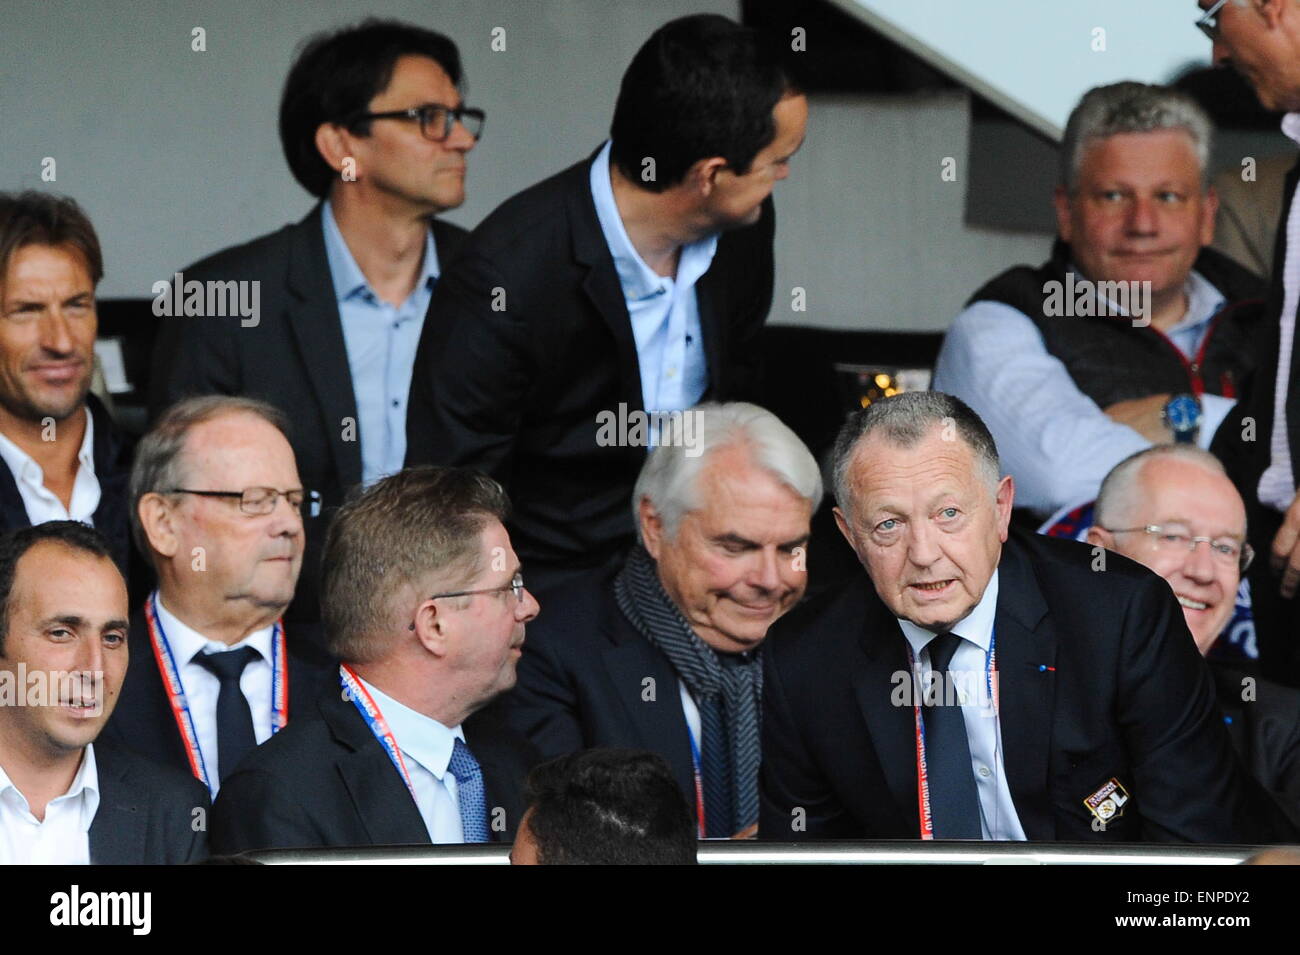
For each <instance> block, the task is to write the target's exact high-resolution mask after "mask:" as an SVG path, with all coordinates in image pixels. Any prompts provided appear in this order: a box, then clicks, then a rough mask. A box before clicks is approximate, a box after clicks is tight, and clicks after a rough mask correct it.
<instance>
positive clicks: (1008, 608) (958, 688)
mask: <svg viewBox="0 0 1300 955" xmlns="http://www.w3.org/2000/svg"><path fill="white" fill-rule="evenodd" d="M999 473H1000V469H999V464H998V458H997V449H996V447H995V446H994V443H993V439H992V437H991V436H990V435H989V432H988V429H987V428H986V427H985V426H984V424H983V422H981V421H980V420H979V418H978V417H977V416H976V415H975V413H974V412H972V411H971V410H970V409H969V408H968V407H967V406H966V405H964V404H963V403H962V402H960V401H959V400H957V399H955V398H952V397H950V396H948V395H945V394H942V393H939V392H911V393H906V394H902V395H898V396H895V397H893V398H887V399H885V400H883V401H879V402H876V403H875V404H872V405H870V406H869V407H867V408H866V409H864V410H863V411H861V412H857V413H855V414H854V415H853V416H852V417H851V418H850V419H849V420H848V422H847V423H846V424H845V426H844V428H843V429H842V431H841V433H840V437H839V438H838V440H837V442H836V446H835V452H834V475H835V489H836V499H837V501H838V502H839V506H838V507H837V508H836V511H835V514H836V519H837V522H838V523H839V525H840V529H841V531H842V532H843V533H844V535H845V537H846V538H847V539H848V541H849V542H850V544H851V545H852V546H853V548H854V550H855V552H856V553H857V555H858V558H859V559H860V560H861V562H862V564H863V566H864V567H865V568H866V570H867V573H868V575H869V577H870V586H868V584H867V581H854V582H852V583H850V584H848V585H846V586H845V587H842V588H841V589H839V590H838V591H832V592H830V593H828V594H827V595H825V596H824V597H822V598H820V599H819V600H817V601H815V602H813V603H811V604H809V605H806V606H804V607H801V608H799V609H798V610H796V611H794V612H793V613H791V614H789V615H787V616H786V617H785V618H784V619H783V620H781V621H780V622H779V623H778V624H777V626H776V627H775V628H773V633H772V634H771V635H770V636H769V638H768V645H767V649H766V651H765V670H764V685H763V704H764V709H763V757H764V763H763V771H762V789H763V807H762V816H761V820H760V834H761V835H762V836H763V837H764V838H768V839H780V840H790V839H794V840H800V839H809V838H854V837H868V838H885V839H916V838H918V837H920V838H938V839H981V838H982V839H1007V840H1018V839H1031V840H1035V841H1047V840H1070V841H1096V840H1105V841H1116V840H1131V839H1138V840H1143V841H1174V840H1181V841H1193V842H1254V841H1267V840H1268V839H1270V838H1272V837H1273V836H1274V835H1276V834H1278V833H1279V832H1281V833H1285V834H1289V833H1286V831H1285V830H1282V829H1275V828H1274V826H1275V825H1277V826H1281V825H1282V823H1280V821H1277V820H1276V818H1275V817H1276V816H1277V815H1278V813H1277V810H1276V808H1275V807H1271V803H1270V802H1269V801H1268V800H1267V797H1265V796H1264V795H1263V793H1262V792H1259V791H1258V789H1257V788H1256V787H1254V785H1253V784H1252V783H1251V782H1250V781H1249V779H1248V777H1247V776H1246V774H1245V773H1244V771H1242V770H1241V768H1240V766H1239V764H1238V763H1237V762H1236V760H1235V758H1234V756H1233V753H1232V747H1231V743H1230V742H1229V740H1228V736H1227V733H1226V732H1225V730H1224V727H1223V722H1222V720H1221V719H1220V718H1219V715H1218V713H1217V710H1216V707H1215V699H1214V688H1213V686H1212V684H1211V681H1210V676H1209V672H1208V671H1207V670H1206V668H1205V664H1204V662H1203V661H1202V660H1201V659H1200V656H1199V655H1198V654H1197V652H1196V648H1195V645H1194V644H1193V643H1192V641H1191V639H1190V638H1189V637H1188V634H1187V629H1186V626H1185V625H1184V624H1183V616H1182V613H1181V611H1180V609H1179V605H1178V602H1177V601H1176V600H1175V599H1174V596H1173V594H1172V593H1171V592H1170V590H1169V587H1168V586H1167V585H1166V584H1165V583H1164V581H1162V580H1161V579H1160V578H1158V577H1156V576H1155V575H1154V574H1152V573H1151V572H1150V571H1149V570H1147V569H1146V568H1144V567H1141V566H1140V565H1138V564H1136V563H1134V562H1132V561H1129V560H1127V559H1125V558H1122V557H1119V556H1117V555H1114V554H1110V555H1107V554H1106V552H1105V551H1103V550H1100V549H1097V553H1098V554H1100V555H1101V557H1102V559H1101V560H1100V561H1099V560H1098V558H1097V557H1096V556H1095V555H1094V552H1093V550H1092V549H1090V548H1088V547H1087V546H1086V545H1082V544H1079V543H1076V542H1071V541H1058V540H1054V539H1049V538H1043V537H1029V538H1025V539H1020V538H1018V537H1017V538H1012V539H1008V524H1009V521H1010V517H1011V506H1012V500H1013V498H1014V486H1013V483H1012V479H1011V478H1010V477H1003V478H1001V479H1000V480H999V477H998V475H999Z"/></svg>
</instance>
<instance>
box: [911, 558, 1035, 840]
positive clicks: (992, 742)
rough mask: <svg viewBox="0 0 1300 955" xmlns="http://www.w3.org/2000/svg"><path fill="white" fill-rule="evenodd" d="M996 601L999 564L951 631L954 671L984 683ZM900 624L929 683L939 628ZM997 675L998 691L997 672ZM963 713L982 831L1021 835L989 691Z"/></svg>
mask: <svg viewBox="0 0 1300 955" xmlns="http://www.w3.org/2000/svg"><path fill="white" fill-rule="evenodd" d="M997 607H998V572H997V571H996V570H995V571H993V577H992V579H991V580H989V585H988V587H987V588H985V590H984V596H983V597H982V598H980V602H979V603H978V604H976V605H975V609H974V610H972V611H971V612H970V613H969V614H967V616H966V618H965V619H964V620H961V621H959V622H958V623H957V625H956V626H954V627H953V628H952V631H951V632H952V633H955V634H956V635H957V636H959V637H961V638H962V641H961V643H959V644H958V645H957V650H956V651H955V652H954V653H953V655H952V660H951V661H950V662H949V663H948V672H949V673H950V674H952V673H954V672H957V673H961V674H971V679H972V680H978V681H979V685H980V686H981V687H982V686H983V685H984V684H983V681H984V673H985V668H986V664H987V661H988V652H989V645H990V644H991V643H992V642H993V622H994V616H995V614H996V613H997ZM898 625H899V626H900V627H901V628H902V630H903V636H904V637H906V638H907V642H908V644H909V645H910V646H911V648H912V657H913V658H914V659H915V660H917V661H919V662H920V666H921V680H922V684H921V685H922V686H925V685H927V681H929V679H930V672H931V671H930V653H929V651H928V650H927V649H926V647H928V645H929V643H930V641H931V640H933V639H934V638H935V637H936V636H937V634H934V633H931V632H930V631H929V630H924V629H922V628H921V627H918V626H916V625H915V624H914V623H911V622H910V621H907V620H899V621H898ZM923 650H924V651H925V652H924V653H923V652H922V651H923ZM994 676H995V679H994V684H993V686H994V690H995V695H996V688H997V681H996V673H995V674H994ZM961 715H962V718H963V720H964V722H965V723H966V739H967V741H968V742H969V743H970V758H971V773H972V774H973V775H974V777H975V786H976V789H977V790H978V792H979V799H980V831H981V832H982V833H983V834H984V838H985V839H1005V840H1021V841H1023V840H1024V838H1025V830H1024V829H1022V828H1021V826H1020V817H1019V816H1018V815H1017V814H1016V806H1015V803H1014V802H1012V800H1011V787H1010V786H1009V785H1008V783H1007V773H1006V766H1005V765H1004V764H1003V761H1002V720H1001V718H1000V717H999V716H998V715H997V714H996V712H995V711H993V710H992V708H991V707H990V706H989V705H988V694H987V692H984V691H983V690H980V691H979V692H973V693H972V694H971V697H970V698H969V699H968V700H967V702H966V704H965V705H963V706H962V708H961Z"/></svg>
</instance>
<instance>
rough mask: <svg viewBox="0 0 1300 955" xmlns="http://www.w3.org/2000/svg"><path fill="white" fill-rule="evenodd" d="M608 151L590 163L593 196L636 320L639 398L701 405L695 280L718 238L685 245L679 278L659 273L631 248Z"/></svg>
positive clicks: (668, 406) (704, 384) (667, 405)
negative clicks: (639, 372)
mask: <svg viewBox="0 0 1300 955" xmlns="http://www.w3.org/2000/svg"><path fill="white" fill-rule="evenodd" d="M609 149H610V143H609V142H608V141H607V142H606V143H605V147H604V148H603V149H602V150H601V151H600V154H599V155H598V156H597V157H596V159H595V161H594V162H592V164H591V198H592V199H593V200H594V201H595V203H596V218H597V219H599V220H600V229H601V231H602V232H603V233H604V234H605V244H606V245H608V246H609V251H610V255H612V256H613V257H614V268H615V269H616V270H617V272H618V281H619V284H620V285H622V287H623V300H624V302H625V303H626V304H627V314H628V316H629V317H630V318H631V319H632V338H633V340H634V341H635V342H636V357H637V364H638V365H639V366H640V368H641V400H642V402H643V403H644V408H645V410H646V411H651V412H653V411H683V410H685V409H686V408H690V407H692V406H693V405H695V404H697V403H698V402H699V400H700V398H702V397H703V396H704V392H705V391H707V390H708V387H709V367H708V362H707V361H706V359H705V355H704V339H703V337H702V336H701V334H700V309H699V306H698V304H697V303H696V300H695V283H696V282H697V281H699V278H700V276H701V275H703V274H704V273H705V272H707V271H708V270H709V266H710V265H711V264H712V263H713V253H714V252H716V251H717V248H718V237H717V236H716V235H711V236H709V237H708V238H705V239H700V240H699V241H698V242H691V243H689V244H687V245H684V246H682V249H681V254H680V256H679V257H678V260H677V275H676V277H675V278H669V277H667V276H663V275H657V274H655V272H654V270H653V269H651V268H650V266H648V265H646V264H645V261H644V260H643V259H642V258H641V256H640V255H639V254H638V253H637V251H636V249H635V248H634V247H633V246H632V240H631V239H629V238H628V237H627V230H626V229H625V228H624V227H623V219H622V217H621V216H619V214H618V205H617V204H616V203H615V202H614V187H613V186H612V185H611V183H610V178H609ZM651 430H652V431H653V430H654V429H651Z"/></svg>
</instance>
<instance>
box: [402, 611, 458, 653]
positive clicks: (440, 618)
mask: <svg viewBox="0 0 1300 955" xmlns="http://www.w3.org/2000/svg"><path fill="white" fill-rule="evenodd" d="M446 622H447V616H446V614H443V613H440V612H439V610H438V601H436V600H426V601H424V602H423V603H422V604H420V605H419V606H418V607H416V608H415V619H414V620H413V621H412V622H411V629H413V630H414V631H415V639H416V640H418V641H420V645H421V646H422V647H424V649H425V650H427V651H429V653H431V654H433V655H434V656H435V657H445V656H446V655H447V651H448V649H449V637H448V634H447V632H446Z"/></svg>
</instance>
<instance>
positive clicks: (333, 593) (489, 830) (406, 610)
mask: <svg viewBox="0 0 1300 955" xmlns="http://www.w3.org/2000/svg"><path fill="white" fill-rule="evenodd" d="M507 509H508V502H507V500H506V496H505V493H504V492H503V491H502V490H501V486H500V485H499V484H497V483H496V482H495V481H493V480H491V479H490V478H487V477H484V476H483V475H481V474H478V473H476V472H473V471H465V470H459V469H453V468H410V469H407V470H405V471H401V472H399V473H397V474H395V475H392V476H390V477H387V478H384V479H383V480H381V481H380V482H379V483H377V484H374V485H372V486H371V487H370V488H368V489H367V490H366V491H364V492H363V493H362V494H361V495H360V496H359V497H357V498H355V499H353V500H351V501H349V502H348V503H347V504H345V505H343V507H342V508H341V509H340V510H339V513H338V516H337V517H336V518H335V520H334V522H333V523H332V524H331V526H330V530H329V535H328V538H327V540H326V543H325V588H324V599H323V601H322V606H321V609H322V612H323V616H324V620H325V629H326V633H327V635H328V637H329V642H330V647H331V650H332V651H333V653H334V654H335V656H337V657H338V658H339V659H340V660H341V661H342V665H341V666H340V667H339V669H338V671H337V675H336V677H335V682H334V683H333V685H332V686H330V687H327V688H326V689H325V690H324V691H323V692H322V693H321V694H320V695H319V697H318V698H317V699H316V701H315V714H314V716H315V718H313V719H306V720H294V721H293V722H292V723H291V724H290V725H289V727H288V728H287V729H285V731H284V732H282V733H279V734H277V735H276V737H275V738H274V739H272V740H270V741H269V742H267V743H266V744H265V745H264V746H260V747H258V748H257V749H256V750H255V751H253V753H251V754H250V755H249V756H248V757H247V758H245V760H244V761H243V762H242V763H241V764H240V765H239V767H238V768H237V769H236V770H235V773H234V775H233V776H230V777H229V778H227V779H226V780H225V781H224V782H223V784H222V789H221V795H220V796H219V797H218V799H217V804H216V808H215V811H214V815H213V828H212V841H213V846H214V847H215V848H216V850H217V851H219V852H237V851H241V850H245V849H261V848H272V847H279V846H286V847H287V846H360V845H393V844H413V843H431V842H433V843H453V842H488V841H489V840H508V839H509V838H510V837H511V834H512V833H513V832H514V831H515V829H516V827H517V826H518V825H519V819H520V816H521V815H522V810H523V806H522V800H521V788H522V784H523V779H524V776H525V775H526V774H527V772H528V769H529V767H530V766H531V765H532V763H533V762H534V761H535V760H534V756H535V753H534V751H533V749H532V747H531V746H529V745H528V743H527V742H526V741H524V740H523V739H522V738H521V737H518V736H516V735H514V734H513V733H511V732H510V731H509V730H507V729H506V728H505V727H504V726H502V725H501V724H500V723H499V721H498V720H496V719H495V718H493V717H492V715H491V714H490V713H484V714H481V718H480V717H475V718H474V719H470V717H471V714H476V713H478V711H479V710H481V709H482V708H483V707H485V706H486V705H487V704H488V703H489V702H491V701H492V700H493V699H494V698H495V697H496V696H498V695H499V694H501V693H502V692H504V691H505V690H508V689H509V688H510V687H511V686H513V685H514V682H515V664H516V663H517V662H518V660H519V653H520V647H521V646H522V645H523V642H524V626H525V624H526V623H527V622H528V621H529V620H532V619H533V618H534V617H535V616H536V615H537V610H538V607H537V601H535V600H534V599H533V596H532V594H530V593H529V592H528V591H527V590H526V589H525V587H524V583H523V578H522V576H521V575H520V573H519V559H518V558H517V557H516V556H515V553H514V551H513V550H512V549H511V547H510V538H509V536H507V534H506V530H505V527H504V526H503V525H502V523H501V521H502V519H503V518H504V517H505V515H506V512H507Z"/></svg>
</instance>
